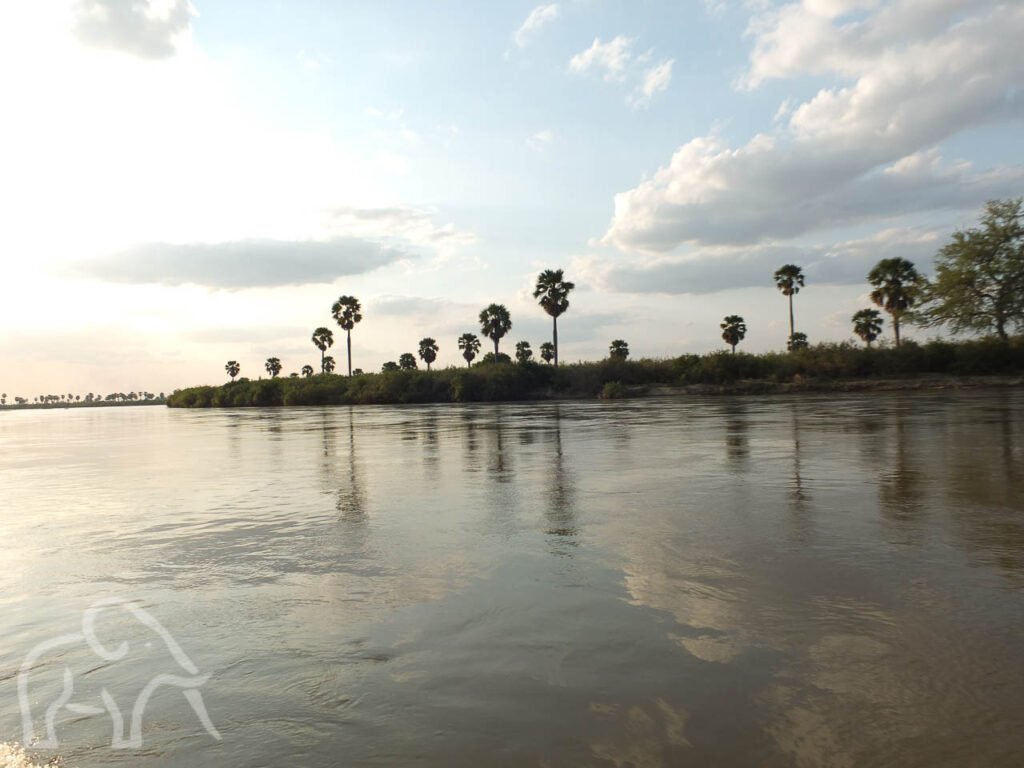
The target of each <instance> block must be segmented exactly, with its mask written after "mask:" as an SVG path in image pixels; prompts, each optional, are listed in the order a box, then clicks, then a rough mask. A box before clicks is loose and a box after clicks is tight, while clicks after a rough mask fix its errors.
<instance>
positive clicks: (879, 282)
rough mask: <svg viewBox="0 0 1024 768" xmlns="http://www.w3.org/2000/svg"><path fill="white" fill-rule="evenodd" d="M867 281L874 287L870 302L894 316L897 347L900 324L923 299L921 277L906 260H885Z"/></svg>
mask: <svg viewBox="0 0 1024 768" xmlns="http://www.w3.org/2000/svg"><path fill="white" fill-rule="evenodd" d="M868 282H869V283H871V285H872V286H873V287H874V290H873V291H871V300H872V301H873V302H875V304H877V305H878V306H880V307H882V309H884V310H885V311H886V312H888V313H889V315H890V316H891V317H892V330H893V333H894V334H895V336H896V346H897V347H898V346H899V345H900V321H901V320H902V319H903V318H904V317H906V315H907V313H908V312H909V310H910V308H911V307H912V306H913V305H914V302H916V301H917V299H918V297H919V296H920V293H921V275H919V274H918V272H917V269H916V268H915V267H914V264H913V263H912V262H910V261H907V260H906V259H901V258H894V259H882V260H881V261H880V262H878V263H877V264H876V265H875V267H874V269H872V270H871V271H870V272H869V273H868Z"/></svg>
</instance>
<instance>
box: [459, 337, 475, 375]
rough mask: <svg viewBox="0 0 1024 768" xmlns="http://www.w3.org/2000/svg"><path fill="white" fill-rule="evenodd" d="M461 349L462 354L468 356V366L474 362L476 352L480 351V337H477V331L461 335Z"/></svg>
mask: <svg viewBox="0 0 1024 768" xmlns="http://www.w3.org/2000/svg"><path fill="white" fill-rule="evenodd" d="M459 349H460V350H462V356H463V357H464V358H466V367H467V368H468V367H470V366H471V365H472V364H473V358H474V357H476V353H477V352H479V351H480V339H478V338H477V337H476V334H475V333H464V334H462V335H461V336H459Z"/></svg>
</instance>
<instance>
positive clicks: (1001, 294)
mask: <svg viewBox="0 0 1024 768" xmlns="http://www.w3.org/2000/svg"><path fill="white" fill-rule="evenodd" d="M1022 206H1024V198H1017V199H1016V200H991V201H989V202H988V204H987V205H986V206H985V213H984V214H982V216H981V228H980V229H968V230H966V231H957V232H954V233H953V240H952V241H951V242H950V243H948V244H947V245H945V246H943V248H942V249H941V250H939V254H938V256H937V257H936V259H935V279H934V280H932V281H931V282H929V283H928V284H927V286H926V288H925V292H924V296H923V297H922V298H923V301H922V311H921V312H920V313H919V315H918V317H919V318H920V320H921V321H922V322H923V323H924V324H926V325H932V326H934V325H948V326H949V327H950V329H951V330H952V331H953V333H961V332H963V331H982V332H986V331H989V332H990V331H995V333H996V335H997V336H999V338H1000V339H1003V340H1004V341H1005V340H1006V338H1007V328H1008V327H1010V328H1014V329H1016V330H1020V329H1022V328H1024V211H1022Z"/></svg>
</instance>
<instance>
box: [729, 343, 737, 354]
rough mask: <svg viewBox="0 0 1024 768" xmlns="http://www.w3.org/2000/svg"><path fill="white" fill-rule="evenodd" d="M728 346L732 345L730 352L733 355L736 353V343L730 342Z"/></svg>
mask: <svg viewBox="0 0 1024 768" xmlns="http://www.w3.org/2000/svg"><path fill="white" fill-rule="evenodd" d="M729 346H731V347H732V353H733V354H734V355H735V354H736V345H735V344H730V345H729Z"/></svg>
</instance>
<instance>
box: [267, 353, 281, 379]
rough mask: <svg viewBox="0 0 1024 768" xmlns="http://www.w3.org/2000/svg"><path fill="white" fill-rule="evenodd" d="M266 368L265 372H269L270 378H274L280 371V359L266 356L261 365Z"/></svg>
mask: <svg viewBox="0 0 1024 768" xmlns="http://www.w3.org/2000/svg"><path fill="white" fill-rule="evenodd" d="M263 367H264V368H266V369H267V373H269V374H270V378H274V377H275V376H277V374H279V373H280V372H281V361H280V360H278V359H277V358H276V357H268V358H267V362H266V363H264V365H263Z"/></svg>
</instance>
